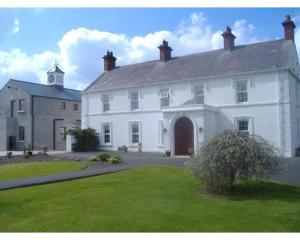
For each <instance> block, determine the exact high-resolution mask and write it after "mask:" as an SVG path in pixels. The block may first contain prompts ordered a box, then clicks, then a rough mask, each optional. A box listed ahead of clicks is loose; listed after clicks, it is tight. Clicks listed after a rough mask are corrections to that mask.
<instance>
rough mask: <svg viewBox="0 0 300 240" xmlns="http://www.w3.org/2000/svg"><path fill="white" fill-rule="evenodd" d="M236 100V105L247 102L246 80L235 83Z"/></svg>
mask: <svg viewBox="0 0 300 240" xmlns="http://www.w3.org/2000/svg"><path fill="white" fill-rule="evenodd" d="M236 100H237V102H238V103H241V102H248V89H247V80H242V81H237V82H236Z"/></svg>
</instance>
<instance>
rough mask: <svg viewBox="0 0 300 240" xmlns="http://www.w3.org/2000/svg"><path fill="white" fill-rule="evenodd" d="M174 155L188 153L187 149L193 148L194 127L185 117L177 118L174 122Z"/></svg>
mask: <svg viewBox="0 0 300 240" xmlns="http://www.w3.org/2000/svg"><path fill="white" fill-rule="evenodd" d="M174 132H175V155H188V154H189V152H188V149H189V148H193V149H194V127H193V123H192V121H191V120H190V119H188V118H187V117H181V118H179V119H178V120H177V121H176V123H175V131H174Z"/></svg>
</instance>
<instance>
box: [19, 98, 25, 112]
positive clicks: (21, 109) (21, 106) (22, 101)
mask: <svg viewBox="0 0 300 240" xmlns="http://www.w3.org/2000/svg"><path fill="white" fill-rule="evenodd" d="M19 112H25V99H20V100H19Z"/></svg>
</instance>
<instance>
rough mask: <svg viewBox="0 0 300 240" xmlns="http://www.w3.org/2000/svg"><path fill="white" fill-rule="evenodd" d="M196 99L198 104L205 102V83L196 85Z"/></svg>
mask: <svg viewBox="0 0 300 240" xmlns="http://www.w3.org/2000/svg"><path fill="white" fill-rule="evenodd" d="M194 99H195V102H196V103H197V104H204V85H197V86H195V87H194Z"/></svg>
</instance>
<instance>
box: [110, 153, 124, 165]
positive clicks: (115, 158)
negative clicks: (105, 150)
mask: <svg viewBox="0 0 300 240" xmlns="http://www.w3.org/2000/svg"><path fill="white" fill-rule="evenodd" d="M120 162H121V156H119V155H113V156H111V157H110V158H109V159H108V163H109V164H116V163H120Z"/></svg>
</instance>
